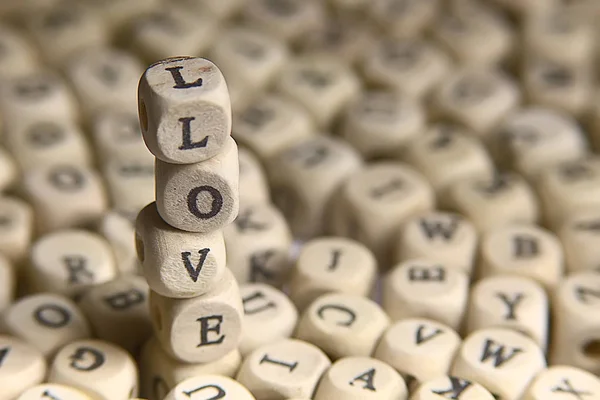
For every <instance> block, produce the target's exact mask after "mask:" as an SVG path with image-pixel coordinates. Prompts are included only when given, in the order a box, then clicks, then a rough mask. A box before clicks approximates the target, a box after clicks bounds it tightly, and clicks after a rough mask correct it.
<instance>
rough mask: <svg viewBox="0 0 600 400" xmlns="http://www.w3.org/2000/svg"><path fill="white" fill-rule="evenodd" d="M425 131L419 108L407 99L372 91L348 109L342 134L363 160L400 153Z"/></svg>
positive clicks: (423, 116)
mask: <svg viewBox="0 0 600 400" xmlns="http://www.w3.org/2000/svg"><path fill="white" fill-rule="evenodd" d="M424 128H425V113H424V110H423V109H422V107H421V105H420V104H419V103H418V102H416V101H413V100H412V99H411V98H409V97H408V96H404V95H401V94H396V93H392V92H388V91H371V92H367V93H365V94H363V95H362V96H360V97H359V98H358V99H357V100H356V101H354V102H353V103H352V104H351V105H349V107H348V108H347V110H346V112H345V116H344V127H343V130H342V135H343V136H344V138H345V139H346V140H348V141H349V142H350V144H352V145H353V146H354V147H355V148H356V149H357V150H358V151H359V152H360V153H361V154H362V155H363V156H364V157H365V158H366V159H369V158H377V157H383V156H392V157H393V156H397V155H399V154H402V150H404V149H405V148H406V145H407V144H408V143H409V142H410V141H412V140H414V139H415V138H416V137H417V136H418V135H419V134H420V133H421V130H423V129H424Z"/></svg>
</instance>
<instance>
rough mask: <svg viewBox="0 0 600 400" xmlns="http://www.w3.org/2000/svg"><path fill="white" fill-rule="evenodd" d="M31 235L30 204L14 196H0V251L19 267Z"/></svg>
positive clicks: (25, 254) (26, 252)
mask: <svg viewBox="0 0 600 400" xmlns="http://www.w3.org/2000/svg"><path fill="white" fill-rule="evenodd" d="M32 237H33V211H32V209H31V206H30V205H29V204H28V203H27V202H25V201H23V200H20V199H18V198H16V197H12V196H0V253H2V254H3V255H4V256H5V257H7V258H8V259H9V260H10V261H11V262H13V263H14V264H15V267H19V266H20V265H21V263H22V262H23V261H25V259H26V258H27V255H28V250H29V246H30V244H31V239H32Z"/></svg>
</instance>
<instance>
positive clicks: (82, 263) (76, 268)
mask: <svg viewBox="0 0 600 400" xmlns="http://www.w3.org/2000/svg"><path fill="white" fill-rule="evenodd" d="M117 273H118V271H117V267H116V265H115V260H114V257H113V254H112V249H111V248H110V245H109V244H108V243H107V242H106V240H105V239H104V238H103V237H102V236H100V235H99V234H97V233H92V232H88V231H84V230H60V231H55V232H53V233H49V234H47V235H45V236H42V237H41V238H40V239H38V240H37V241H36V242H35V243H34V245H33V247H32V249H31V254H30V263H29V265H28V266H27V269H26V270H25V279H26V282H27V283H28V284H29V286H30V287H29V289H30V290H33V291H46V292H53V293H60V294H64V295H65V296H70V297H77V296H79V295H80V294H82V293H83V292H84V291H85V290H86V289H88V288H89V287H90V286H92V285H97V284H99V283H103V282H108V281H110V280H113V279H114V278H116V276H117Z"/></svg>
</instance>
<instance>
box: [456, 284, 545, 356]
mask: <svg viewBox="0 0 600 400" xmlns="http://www.w3.org/2000/svg"><path fill="white" fill-rule="evenodd" d="M549 310H550V305H549V300H548V296H547V294H546V292H545V291H544V288H543V286H542V285H541V284H539V283H537V282H536V281H534V280H533V279H530V278H526V277H519V276H493V277H488V278H484V279H482V280H480V281H479V282H477V283H476V284H475V285H474V286H473V289H472V291H471V297H470V302H469V311H468V317H467V325H466V326H467V328H466V329H467V332H469V333H471V332H474V331H477V330H479V329H486V328H492V327H499V328H509V329H513V330H515V331H517V332H522V333H523V334H525V335H527V336H529V337H531V338H532V339H534V340H535V341H536V342H537V343H538V346H540V348H541V349H542V350H544V351H545V350H546V346H547V344H548V339H549V336H548V335H549V332H548V322H549V317H548V312H549Z"/></svg>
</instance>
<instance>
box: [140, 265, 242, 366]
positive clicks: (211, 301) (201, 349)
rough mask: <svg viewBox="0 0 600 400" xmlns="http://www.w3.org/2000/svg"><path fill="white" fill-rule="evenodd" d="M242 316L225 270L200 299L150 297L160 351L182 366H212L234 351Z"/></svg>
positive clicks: (236, 292)
mask: <svg viewBox="0 0 600 400" xmlns="http://www.w3.org/2000/svg"><path fill="white" fill-rule="evenodd" d="M243 312H244V311H243V306H242V301H241V299H240V293H239V288H238V285H237V283H236V281H235V278H234V277H233V275H232V274H231V272H229V271H228V270H225V274H224V277H223V279H222V280H221V281H220V282H219V283H218V284H216V285H214V286H213V287H212V289H211V291H210V292H208V293H205V294H204V295H201V296H197V297H193V298H189V299H174V298H169V297H164V296H161V295H159V294H157V293H156V292H151V293H150V315H151V318H152V323H153V327H154V333H155V335H156V337H157V338H158V339H159V341H160V343H161V346H162V348H163V349H164V350H165V351H166V352H167V353H168V354H169V355H170V356H171V357H174V358H175V359H177V360H179V361H181V362H189V363H206V362H211V361H215V360H217V359H219V358H221V357H223V356H224V355H225V354H227V353H229V352H230V351H232V350H233V349H235V348H236V347H237V346H238V345H239V343H240V340H241V334H242V324H243Z"/></svg>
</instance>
